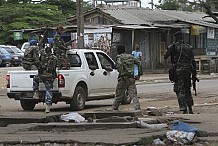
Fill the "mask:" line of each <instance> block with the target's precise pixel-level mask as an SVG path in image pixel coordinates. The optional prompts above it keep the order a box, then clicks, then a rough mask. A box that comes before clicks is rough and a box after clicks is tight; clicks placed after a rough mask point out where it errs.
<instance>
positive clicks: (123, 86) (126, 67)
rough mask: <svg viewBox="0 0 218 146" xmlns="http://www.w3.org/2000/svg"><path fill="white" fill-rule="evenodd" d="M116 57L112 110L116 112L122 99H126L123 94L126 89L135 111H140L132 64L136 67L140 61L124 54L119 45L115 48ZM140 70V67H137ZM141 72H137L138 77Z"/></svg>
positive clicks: (123, 48)
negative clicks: (115, 79) (115, 80)
mask: <svg viewBox="0 0 218 146" xmlns="http://www.w3.org/2000/svg"><path fill="white" fill-rule="evenodd" d="M117 52H118V55H117V56H116V67H117V70H118V72H119V75H118V83H117V87H116V93H115V94H116V95H115V99H114V102H113V107H112V108H113V110H118V108H119V105H120V103H121V102H122V99H123V98H125V97H126V95H125V93H126V90H127V89H128V94H129V96H130V97H131V98H132V99H133V103H134V106H135V110H140V109H141V108H140V103H139V99H138V96H137V89H136V84H135V79H134V64H137V65H138V67H139V66H140V65H141V64H140V61H139V60H138V59H136V58H134V57H133V56H132V55H130V54H126V53H125V47H124V46H122V45H120V46H118V47H117ZM139 68H140V67H139ZM141 74H142V70H139V75H141Z"/></svg>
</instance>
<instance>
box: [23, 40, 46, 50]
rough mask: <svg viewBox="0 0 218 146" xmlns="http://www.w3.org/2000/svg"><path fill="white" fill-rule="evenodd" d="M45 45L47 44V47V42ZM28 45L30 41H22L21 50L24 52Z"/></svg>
mask: <svg viewBox="0 0 218 146" xmlns="http://www.w3.org/2000/svg"><path fill="white" fill-rule="evenodd" d="M45 46H47V47H49V44H45ZM29 47H30V43H29V42H25V43H23V45H22V46H21V49H20V50H21V51H22V52H25V50H26V49H27V48H29Z"/></svg>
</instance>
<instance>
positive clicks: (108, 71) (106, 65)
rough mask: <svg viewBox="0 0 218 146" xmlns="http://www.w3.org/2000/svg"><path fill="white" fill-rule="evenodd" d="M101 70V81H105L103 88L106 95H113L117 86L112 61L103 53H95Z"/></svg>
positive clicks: (115, 72)
mask: <svg viewBox="0 0 218 146" xmlns="http://www.w3.org/2000/svg"><path fill="white" fill-rule="evenodd" d="M96 54H97V56H98V59H99V62H100V66H101V69H102V70H103V72H102V74H103V79H102V80H103V81H105V84H104V88H105V92H107V93H108V94H112V93H115V89H116V85H117V77H118V71H117V70H116V67H115V63H114V61H113V60H112V59H111V58H109V57H108V56H107V55H106V54H105V53H102V52H96Z"/></svg>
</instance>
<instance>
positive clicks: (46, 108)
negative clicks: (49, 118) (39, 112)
mask: <svg viewBox="0 0 218 146" xmlns="http://www.w3.org/2000/svg"><path fill="white" fill-rule="evenodd" d="M45 113H50V105H49V104H46V105H45Z"/></svg>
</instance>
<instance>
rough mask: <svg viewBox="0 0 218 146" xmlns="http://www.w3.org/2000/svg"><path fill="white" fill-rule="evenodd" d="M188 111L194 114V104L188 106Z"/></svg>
mask: <svg viewBox="0 0 218 146" xmlns="http://www.w3.org/2000/svg"><path fill="white" fill-rule="evenodd" d="M188 113H189V114H194V112H193V111H192V106H188Z"/></svg>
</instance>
